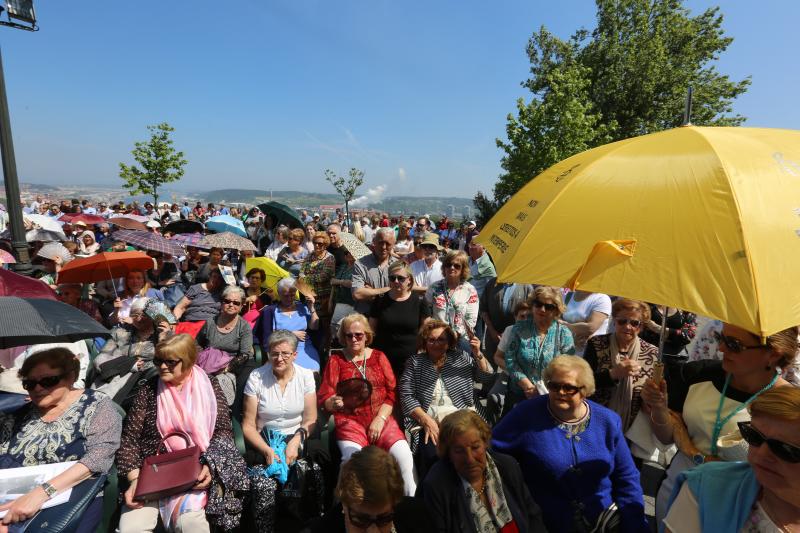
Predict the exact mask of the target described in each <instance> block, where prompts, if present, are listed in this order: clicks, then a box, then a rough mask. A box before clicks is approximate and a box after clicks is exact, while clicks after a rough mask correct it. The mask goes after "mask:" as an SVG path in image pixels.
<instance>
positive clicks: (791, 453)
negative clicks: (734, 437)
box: [739, 422, 800, 463]
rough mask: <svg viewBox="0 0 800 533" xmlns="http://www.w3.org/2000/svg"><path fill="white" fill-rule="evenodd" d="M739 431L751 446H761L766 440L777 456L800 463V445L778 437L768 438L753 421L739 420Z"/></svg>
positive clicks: (788, 461) (790, 461)
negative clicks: (754, 425) (755, 426)
mask: <svg viewBox="0 0 800 533" xmlns="http://www.w3.org/2000/svg"><path fill="white" fill-rule="evenodd" d="M739 432H740V433H741V434H742V438H743V439H744V440H745V441H747V444H749V445H750V446H755V447H756V448H758V447H760V446H761V445H762V444H764V443H765V442H766V443H767V446H769V450H770V451H771V452H772V453H774V454H775V457H777V458H778V459H780V460H781V461H785V462H787V463H800V446H795V445H794V444H787V443H785V442H783V441H780V440H776V439H768V438H767V437H765V436H764V435H762V434H761V432H760V431H758V430H757V429H756V428H754V427H753V425H752V423H751V422H739Z"/></svg>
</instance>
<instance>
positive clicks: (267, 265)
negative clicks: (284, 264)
mask: <svg viewBox="0 0 800 533" xmlns="http://www.w3.org/2000/svg"><path fill="white" fill-rule="evenodd" d="M244 267H245V271H246V272H249V271H250V269H251V268H260V269H261V270H263V271H264V272H266V274H267V277H266V279H264V281H263V282H262V283H261V288H262V289H266V292H267V294H269V295H270V296H271V297H272V298H277V297H278V290H277V288H276V286H277V285H278V282H279V281H280V280H282V279H283V278H288V277H291V274H289V272H287V271H286V270H284V269H282V268H281V267H279V266H278V263H276V262H275V261H273V260H272V259H270V258H269V257H248V258H247V259H246V260H245V263H244Z"/></svg>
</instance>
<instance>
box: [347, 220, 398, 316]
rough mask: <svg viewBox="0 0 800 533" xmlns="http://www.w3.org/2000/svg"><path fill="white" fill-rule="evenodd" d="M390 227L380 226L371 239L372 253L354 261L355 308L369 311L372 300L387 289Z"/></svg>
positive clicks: (392, 245) (390, 242)
mask: <svg viewBox="0 0 800 533" xmlns="http://www.w3.org/2000/svg"><path fill="white" fill-rule="evenodd" d="M394 242H395V236H394V230H393V229H392V228H380V229H379V230H378V231H376V232H375V237H374V238H373V239H372V253H371V254H370V255H367V256H364V257H362V258H361V259H359V260H358V261H356V264H355V267H354V268H353V299H354V300H355V301H356V305H355V310H356V311H357V312H359V313H361V314H366V313H368V312H369V308H370V304H371V303H372V300H373V299H375V298H376V297H377V296H380V295H381V294H383V293H385V292H388V291H389V272H388V270H389V259H390V258H391V252H392V248H394Z"/></svg>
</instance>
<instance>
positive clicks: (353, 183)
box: [325, 168, 364, 223]
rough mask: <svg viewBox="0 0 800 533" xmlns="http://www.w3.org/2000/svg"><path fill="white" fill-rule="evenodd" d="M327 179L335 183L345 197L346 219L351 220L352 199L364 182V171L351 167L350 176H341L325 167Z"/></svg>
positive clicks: (332, 183)
mask: <svg viewBox="0 0 800 533" xmlns="http://www.w3.org/2000/svg"><path fill="white" fill-rule="evenodd" d="M325 179H326V180H328V181H329V182H330V184H331V185H333V188H334V189H336V192H338V193H339V194H340V195H341V197H342V198H343V199H344V212H345V217H346V220H347V221H348V223H349V221H350V201H351V200H352V199H353V198H355V196H356V191H357V190H358V188H359V187H361V185H363V184H364V172H363V171H361V170H358V169H357V168H351V169H350V172H349V173H348V176H347V177H345V176H339V175H338V174H336V173H335V172H334V171H332V170H330V169H325Z"/></svg>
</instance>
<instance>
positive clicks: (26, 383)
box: [22, 374, 66, 391]
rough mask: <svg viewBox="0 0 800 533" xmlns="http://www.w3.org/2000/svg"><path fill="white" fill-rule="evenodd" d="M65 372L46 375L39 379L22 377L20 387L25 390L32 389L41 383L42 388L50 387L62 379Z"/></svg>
mask: <svg viewBox="0 0 800 533" xmlns="http://www.w3.org/2000/svg"><path fill="white" fill-rule="evenodd" d="M64 376H66V374H59V375H57V376H47V377H43V378H41V379H23V380H22V388H23V389H25V390H28V391H30V390H33V389H35V388H36V385H41V386H42V388H43V389H49V388H51V387H55V386H56V385H58V382H59V381H61V380H62V379H64Z"/></svg>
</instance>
